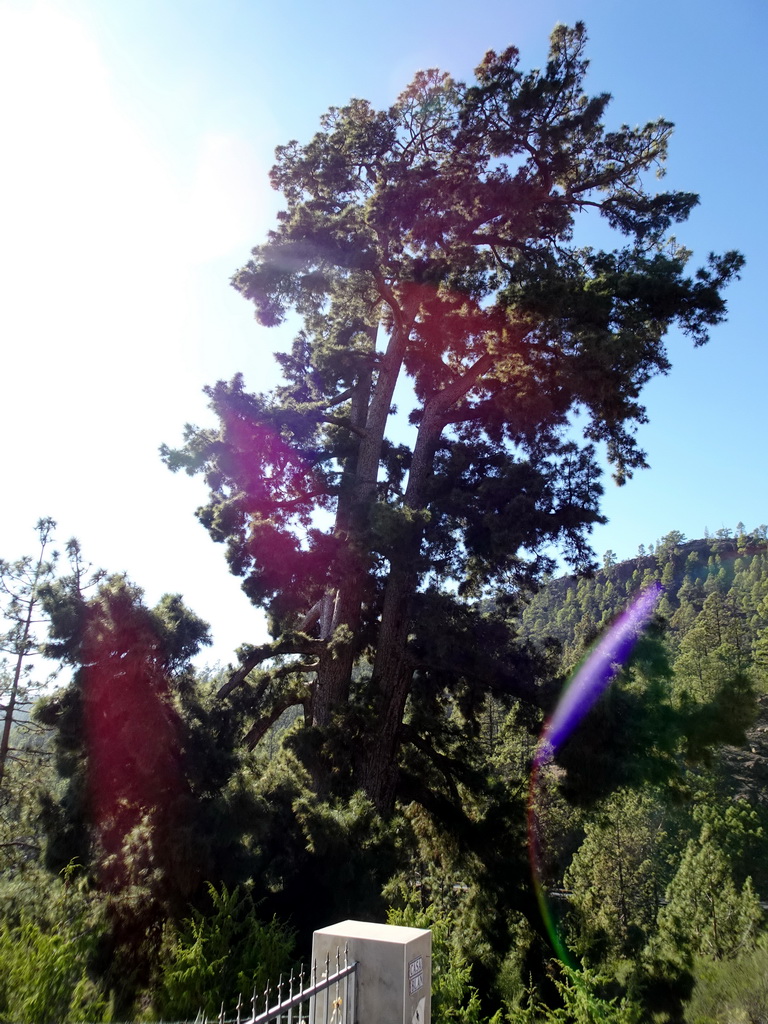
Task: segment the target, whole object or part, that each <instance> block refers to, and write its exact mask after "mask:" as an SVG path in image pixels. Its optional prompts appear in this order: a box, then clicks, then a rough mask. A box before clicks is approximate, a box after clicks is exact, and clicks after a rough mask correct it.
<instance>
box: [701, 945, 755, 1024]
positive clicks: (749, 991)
mask: <svg viewBox="0 0 768 1024" xmlns="http://www.w3.org/2000/svg"><path fill="white" fill-rule="evenodd" d="M694 973H695V975H696V984H695V986H694V989H693V993H692V995H691V1000H690V1002H689V1003H688V1005H687V1006H686V1008H685V1020H686V1024H765V1022H768V950H766V949H756V950H754V951H753V952H751V953H749V954H747V955H745V956H740V957H738V958H736V959H735V960H726V961H720V962H712V961H704V960H701V961H697V962H696V964H695V965H694Z"/></svg>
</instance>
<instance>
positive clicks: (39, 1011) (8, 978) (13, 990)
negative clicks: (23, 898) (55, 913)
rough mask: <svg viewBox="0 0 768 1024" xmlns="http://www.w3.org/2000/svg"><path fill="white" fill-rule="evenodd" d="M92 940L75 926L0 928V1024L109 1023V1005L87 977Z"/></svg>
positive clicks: (32, 924)
mask: <svg viewBox="0 0 768 1024" xmlns="http://www.w3.org/2000/svg"><path fill="white" fill-rule="evenodd" d="M95 941H96V935H95V934H94V933H93V932H89V931H85V932H78V931H77V927H76V926H75V927H70V928H67V927H65V926H64V927H61V928H59V929H57V930H56V931H50V930H46V929H44V928H43V927H41V926H40V925H39V924H37V923H35V922H32V921H29V920H26V919H23V920H22V921H21V923H20V924H18V925H15V926H11V925H8V924H7V923H3V924H2V925H0V1021H2V1022H3V1024H5V1022H6V1021H7V1022H14V1024H48V1022H50V1021H52V1020H55V1021H59V1022H65V1021H82V1020H99V1021H110V1020H112V1005H111V1002H110V1000H109V999H107V998H106V997H105V995H104V993H103V992H102V991H101V989H100V988H99V986H98V984H97V983H96V982H94V981H93V980H92V979H91V978H90V977H89V974H88V962H89V960H90V958H91V955H92V953H93V949H94V944H95Z"/></svg>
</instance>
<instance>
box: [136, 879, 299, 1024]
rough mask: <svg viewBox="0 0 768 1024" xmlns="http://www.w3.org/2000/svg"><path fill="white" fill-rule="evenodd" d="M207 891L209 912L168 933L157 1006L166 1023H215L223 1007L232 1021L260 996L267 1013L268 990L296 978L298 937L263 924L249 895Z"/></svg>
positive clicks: (211, 888)
mask: <svg viewBox="0 0 768 1024" xmlns="http://www.w3.org/2000/svg"><path fill="white" fill-rule="evenodd" d="M207 889H208V895H209V899H210V905H209V908H207V912H205V913H203V912H201V911H197V912H195V913H194V915H193V916H192V917H190V918H186V919H185V920H183V921H182V922H181V923H180V924H179V925H178V927H176V928H174V927H173V926H170V925H169V927H168V930H167V933H166V936H165V942H164V946H163V950H162V954H161V957H160V964H159V977H158V981H157V983H156V984H157V989H158V991H157V995H156V996H155V1000H154V1002H155V1010H156V1012H157V1013H159V1015H160V1017H161V1019H165V1020H182V1019H187V1020H188V1019H198V1018H199V1017H201V1016H203V1017H208V1018H210V1019H215V1018H216V1017H217V1016H218V1014H219V1012H220V1010H221V1008H222V1006H223V1007H224V1008H225V1012H226V1013H227V1016H228V1017H229V1016H231V1015H232V1013H233V1012H234V1010H235V1007H236V1005H237V1001H238V997H239V996H242V1002H243V1005H244V1006H250V1000H251V997H252V995H253V994H254V993H255V994H256V995H257V996H258V997H259V1000H260V1002H259V1010H261V1009H262V1008H263V1006H262V1000H263V994H264V991H265V989H266V987H267V985H268V984H270V983H271V984H272V985H274V984H275V983H276V982H277V980H278V978H279V977H280V976H281V975H283V974H285V976H286V977H287V976H288V974H289V973H290V970H291V966H292V964H293V950H294V944H295V933H294V932H292V931H291V930H290V929H289V928H286V927H284V926H283V925H281V924H279V922H278V921H277V920H276V919H274V918H273V919H272V920H271V921H268V922H264V921H262V920H260V919H259V917H258V916H257V914H256V907H255V906H254V903H253V899H252V897H251V895H250V894H249V893H248V892H242V891H240V890H239V889H237V888H235V889H234V890H232V892H228V891H227V889H226V887H225V886H222V887H221V888H220V889H216V888H215V887H214V886H213V885H210V884H209V885H208V886H207ZM270 1005H271V1004H270Z"/></svg>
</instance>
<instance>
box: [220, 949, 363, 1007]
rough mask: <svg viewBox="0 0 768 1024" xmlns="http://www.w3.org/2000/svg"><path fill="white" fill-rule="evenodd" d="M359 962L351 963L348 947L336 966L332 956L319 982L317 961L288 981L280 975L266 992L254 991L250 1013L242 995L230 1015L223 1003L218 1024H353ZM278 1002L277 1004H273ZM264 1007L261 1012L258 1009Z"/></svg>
mask: <svg viewBox="0 0 768 1024" xmlns="http://www.w3.org/2000/svg"><path fill="white" fill-rule="evenodd" d="M357 966H358V965H357V961H355V962H354V963H350V962H349V947H345V948H344V952H343V953H342V952H341V950H340V949H337V950H336V959H335V963H334V962H333V961H332V960H331V957H330V954H329V955H328V956H326V958H325V965H324V967H325V969H324V970H323V971H322V972H321V974H320V977H319V979H318V976H317V975H318V966H317V961H315V962H314V963H313V964H312V967H311V969H310V970H309V971H306V972H305V970H304V967H303V965H302V966H301V967H300V968H299V970H298V971H291V973H290V976H289V977H288V978H284V977H283V976H282V975H281V976H280V980H279V981H278V983H277V985H276V986H275V987H274V988H273V987H272V986H271V985H267V987H266V989H265V990H264V992H263V993H261V994H259V993H257V992H256V991H255V990H254V992H253V997H252V998H251V1000H250V1003H251V1006H250V1013H248V1012H247V1010H246V1008H245V1007H246V1005H247V1004H244V1002H243V997H242V995H240V997H239V999H238V1001H237V1006H236V1008H235V1011H234V1014H233V1015H231V1016H227V1014H226V1011H225V1007H224V1005H223V1004H222V1007H221V1013H220V1014H219V1017H218V1022H219V1024H235V1022H236V1024H270V1022H273V1021H274V1022H275V1024H354V1021H355V995H356V985H357ZM272 1000H275V1002H274V1003H272V1002H271V1001H272ZM260 1006H261V1007H263V1009H261V1011H260V1010H259V1007H260Z"/></svg>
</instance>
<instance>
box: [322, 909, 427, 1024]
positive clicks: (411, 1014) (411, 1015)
mask: <svg viewBox="0 0 768 1024" xmlns="http://www.w3.org/2000/svg"><path fill="white" fill-rule="evenodd" d="M345 947H347V949H348V959H349V962H350V963H352V962H354V961H357V962H358V964H359V967H358V969H357V985H356V996H355V1004H354V1021H353V1020H350V1019H349V1017H347V1016H346V1014H345V1013H342V1012H340V1011H341V1007H340V1006H339V1005H338V1004H337V1005H336V1006H334V1002H335V1001H337V997H336V996H335V995H334V993H333V992H329V993H327V998H328V1004H327V1005H328V1016H327V1017H326V999H325V998H324V997H325V995H326V993H321V994H319V995H318V996H316V997H315V1005H314V1017H313V1024H325V1022H326V1021H328V1022H329V1024H331V1022H332V1024H340V1022H345V1024H430V1015H431V994H432V932H430V931H428V930H426V929H424V928H401V927H399V926H398V925H390V924H371V923H369V922H367V921H342V922H340V923H339V924H334V925H331V926H330V927H328V928H321V929H320V930H319V931H316V932H315V934H314V936H313V938H312V959H313V962H316V963H317V976H318V980H319V979H320V975H321V974H322V972H323V971H324V970H325V961H326V957H327V956H330V959H331V967H330V971H331V974H333V973H334V971H335V969H336V967H335V965H336V951H337V949H339V950H341V956H342V962H343V956H344V948H345ZM334 1011H336V1012H334Z"/></svg>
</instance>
